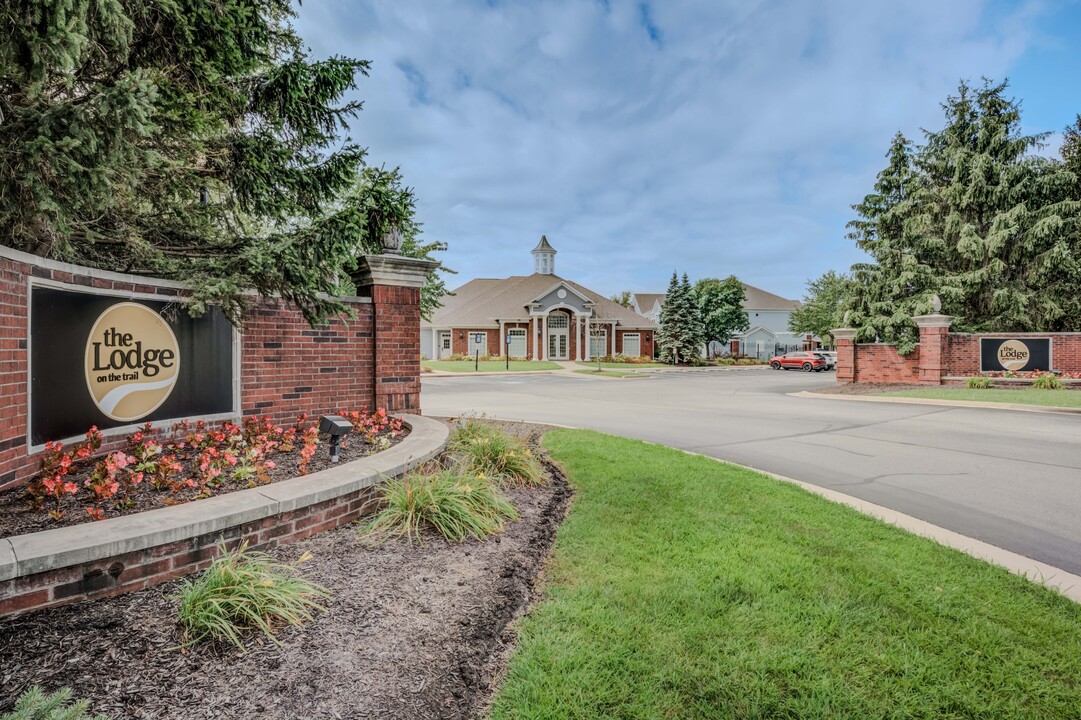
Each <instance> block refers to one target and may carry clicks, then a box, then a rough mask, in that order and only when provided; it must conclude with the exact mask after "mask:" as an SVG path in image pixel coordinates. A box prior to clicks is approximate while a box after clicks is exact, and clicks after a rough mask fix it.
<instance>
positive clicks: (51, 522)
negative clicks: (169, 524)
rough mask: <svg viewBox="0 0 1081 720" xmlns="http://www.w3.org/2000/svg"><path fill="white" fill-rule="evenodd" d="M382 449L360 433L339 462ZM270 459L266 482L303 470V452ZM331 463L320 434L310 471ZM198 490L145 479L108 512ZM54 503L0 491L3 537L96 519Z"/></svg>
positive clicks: (230, 487) (126, 511) (178, 499)
mask: <svg viewBox="0 0 1081 720" xmlns="http://www.w3.org/2000/svg"><path fill="white" fill-rule="evenodd" d="M382 435H383V436H385V437H386V438H387V439H388V441H389V443H390V444H389V445H388V447H393V446H394V445H397V444H398V443H400V442H401V441H402V440H404V439H405V438H406V437H407V436H408V435H409V430H408V429H403V430H402V432H401V433H399V434H398V435H396V436H394V435H391V434H390V433H383V434H382ZM378 451H379V448H378V447H377V446H375V445H372V444H370V443H368V442H366V441H365V439H364V438H363V436H361V435H359V434H358V435H356V436H353V437H349V438H347V439H346V441H345V444H343V445H342V447H341V453H340V457H341V460H340V461H339V462H342V463H346V462H349V461H351V460H359V459H361V458H364V457H367V456H369V455H372V454H374V453H376V452H378ZM191 458H192V454H191V453H189V454H188V455H187V456H182V457H180V458H179V459H180V460H181V461H182V463H183V464H184V465H185V466H187V465H190V463H191V462H192V459H191ZM270 459H271V460H273V461H274V463H275V467H274V468H273V469H271V470H269V471H268V475H269V483H263V484H270V483H276V482H281V481H282V480H291V479H293V478H295V477H297V476H298V475H299V474H300V468H299V464H300V454H299V452H295V451H294V452H290V453H277V454H275V455H273V456H271V458H270ZM93 467H94V463H93V462H91V463H89V464H88V465H87V466H86V467H84V468H83V469H82V470H80V471H79V472H77V473H72V475H70V476H69V479H71V480H73V481H74V482H76V483H77V484H79V485H81V484H82V481H83V480H84V479H85V478H86V476H87V475H89V473H90V471H91V470H92V469H93ZM329 467H333V463H331V462H330V439H329V436H320V438H319V447H318V448H317V450H316V453H315V456H314V457H312V459H311V462H310V463H309V464H308V473H307V474H309V475H310V474H311V473H313V472H318V471H319V470H325V469H326V468H329ZM189 472H190V471H189ZM182 474H187V473H182ZM248 487H249V485H248V483H247V482H233V481H228V480H227V481H226V482H224V483H222V485H221V486H220V487H218V488H217V490H216V491H215V493H214V494H215V495H224V494H226V493H229V492H235V491H236V490H246V489H247V488H248ZM196 494H197V490H194V489H190V488H189V489H185V490H182V491H181V492H180V493H178V494H176V495H174V494H173V493H171V492H170V491H168V490H156V489H155V488H153V487H152V486H151V485H150V483H149V482H147V481H144V482H143V483H140V486H139V492H137V493H135V494H133V495H131V496H129V497H130V499H131V503H130V504H128V505H124V506H120V505H117V504H116V503H110V504H108V505H107V508H106V515H107V517H111V518H112V517H120V516H122V515H131V514H132V513H137V512H142V511H144V510H154V509H156V508H161V507H165V506H166V505H178V504H181V503H185V502H192V501H195V500H196V497H195V496H196ZM166 501H168V502H166ZM51 507H52V505H51V504H50V501H49V500H46V502H45V507H44V508H35V507H33V506H32V505H31V504H30V501H29V499H28V498H27V496H26V490H25V489H24V488H21V487H20V488H14V489H11V490H5V491H4V492H0V538H4V537H9V536H13V535H24V534H26V533H32V532H38V531H39V530H51V529H52V528H58V527H67V526H69V525H79V524H82V523H87V522H92V519H91V518H90V517H89V516H88V515H87V514H86V513H85V512H84V510H83V508H82V506H81V505H80V504H78V503H76V502H68V503H67V504H66V514H65V515H64V517H62V518H60V519H53V518H52V517H50V516H49V513H48V511H49V509H51Z"/></svg>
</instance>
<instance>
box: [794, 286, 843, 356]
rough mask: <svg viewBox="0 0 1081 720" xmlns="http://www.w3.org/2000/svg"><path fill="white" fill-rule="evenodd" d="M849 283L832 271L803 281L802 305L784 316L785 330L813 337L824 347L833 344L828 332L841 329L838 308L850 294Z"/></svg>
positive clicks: (840, 315) (839, 310)
mask: <svg viewBox="0 0 1081 720" xmlns="http://www.w3.org/2000/svg"><path fill="white" fill-rule="evenodd" d="M851 286H852V279H851V278H850V277H849V276H848V275H845V274H844V273H840V274H838V273H836V272H834V271H833V270H830V271H829V272H827V273H825V274H823V275H822V276H821V277H818V278H816V279H814V280H808V281H807V293H806V294H805V295H804V296H803V303H802V304H801V305H800V306H799V307H798V308H796V309H795V310H793V311H792V312H791V313H790V314H789V316H788V329H789V330H791V331H792V332H794V333H800V334H805V333H811V334H812V335H817V336H818V337H819V338H820V339H821V340H822V342H823V343H825V344H826V345H832V344H833V337H832V336H831V335H830V331H831V330H833V329H834V328H839V327H841V322H842V317H843V315H842V312H841V306H842V304H843V303H844V302H845V300H846V299H847V298H848V297H849V296H850V294H851Z"/></svg>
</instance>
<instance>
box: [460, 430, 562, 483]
mask: <svg viewBox="0 0 1081 720" xmlns="http://www.w3.org/2000/svg"><path fill="white" fill-rule="evenodd" d="M448 447H449V448H450V451H451V453H452V454H453V455H454V456H456V457H457V458H459V459H460V460H461V462H462V464H463V465H465V467H467V468H468V469H469V470H470V472H473V473H475V474H478V475H484V476H485V477H489V478H492V479H493V480H494V481H495V482H497V483H499V484H500V485H503V486H509V487H536V486H538V485H541V484H543V482H544V476H543V474H542V473H541V465H540V461H539V460H537V456H536V455H534V454H533V451H532V450H530V449H529V448H528V447H527V446H526V444H525V443H524V442H522V441H521V440H519V439H517V438H515V437H512V436H510V435H508V434H507V433H505V432H503V431H502V430H500V429H499V428H496V427H493V426H491V425H484V424H482V423H479V422H477V421H476V420H470V421H468V422H467V423H466V424H465V425H462V426H460V427H458V428H457V429H455V431H454V432H453V433H452V434H451V436H450V441H449V444H448Z"/></svg>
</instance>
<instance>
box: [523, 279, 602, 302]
mask: <svg viewBox="0 0 1081 720" xmlns="http://www.w3.org/2000/svg"><path fill="white" fill-rule="evenodd" d="M549 277H554V276H553V275H549ZM561 287H562V288H567V289H568V290H570V291H571V292H572V293H574V294H575V295H577V296H578V297H580V298H581V299H582V300H584V301H585V302H587V303H591V302H593V298H591V297H589V296H588V295H586V294H585V293H582V292H579V291H578V290H576V289H575V287H574V285H573V284H572V283H569V282H567V281H566V280H560V281H559V282H557V283H556V284H555V285H552V286H551V287H550V288H548V289H547V290H544V291H542V292H541V293H539V294H538V295H537V297H535V298H533V299H532V300H530V301H529V302H530V303H535V302H540V301H541V300H542V299H543V298H544V297H545V296H546V295H550V294H551V293H553V292H555V291H556V290H558V289H559V288H561Z"/></svg>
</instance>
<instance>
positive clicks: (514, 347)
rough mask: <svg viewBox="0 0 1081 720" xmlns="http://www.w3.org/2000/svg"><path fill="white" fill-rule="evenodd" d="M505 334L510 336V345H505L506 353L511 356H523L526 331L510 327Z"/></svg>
mask: <svg viewBox="0 0 1081 720" xmlns="http://www.w3.org/2000/svg"><path fill="white" fill-rule="evenodd" d="M507 335H509V336H510V345H508V346H507V353H508V354H510V356H511V357H525V350H526V342H525V341H526V331H525V330H523V329H522V328H511V329H510V330H507Z"/></svg>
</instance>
